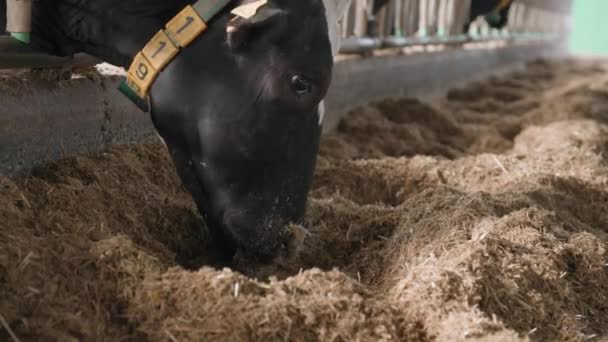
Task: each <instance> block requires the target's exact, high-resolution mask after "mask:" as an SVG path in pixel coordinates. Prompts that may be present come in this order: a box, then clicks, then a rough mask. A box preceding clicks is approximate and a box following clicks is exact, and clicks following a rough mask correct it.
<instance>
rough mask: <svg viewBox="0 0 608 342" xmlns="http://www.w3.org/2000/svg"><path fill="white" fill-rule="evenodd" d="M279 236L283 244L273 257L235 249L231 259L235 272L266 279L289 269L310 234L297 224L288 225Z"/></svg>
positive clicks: (294, 262) (243, 249)
mask: <svg viewBox="0 0 608 342" xmlns="http://www.w3.org/2000/svg"><path fill="white" fill-rule="evenodd" d="M283 232H284V234H281V235H282V237H283V239H284V240H285V242H284V243H283V244H282V245H281V246H280V247H279V250H278V253H277V254H276V256H274V257H270V258H267V257H262V258H260V257H259V255H256V254H255V252H251V251H248V250H247V249H245V248H237V251H236V253H235V255H234V257H233V259H232V266H233V268H234V269H235V270H236V271H239V272H241V273H243V274H244V275H246V276H249V277H252V278H268V277H269V276H272V275H274V274H275V273H277V272H278V271H279V270H281V269H290V268H292V266H293V265H295V264H296V262H297V258H298V255H299V254H300V252H301V251H302V248H303V247H304V241H305V239H306V238H307V237H308V236H311V235H312V234H311V233H310V232H309V231H308V230H307V229H306V228H304V227H303V226H302V225H299V224H288V225H287V226H286V227H285V229H284V231H283Z"/></svg>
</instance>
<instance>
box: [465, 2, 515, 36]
mask: <svg viewBox="0 0 608 342" xmlns="http://www.w3.org/2000/svg"><path fill="white" fill-rule="evenodd" d="M512 4H513V1H512V0H472V1H471V9H470V11H469V20H468V21H467V22H466V23H465V26H464V28H463V33H467V32H469V27H470V26H471V23H472V22H473V21H475V20H476V19H477V17H479V16H481V15H483V16H484V19H485V20H486V22H487V23H488V25H490V27H492V28H495V29H501V28H503V27H505V26H506V25H507V21H508V19H509V11H510V9H511V5H512Z"/></svg>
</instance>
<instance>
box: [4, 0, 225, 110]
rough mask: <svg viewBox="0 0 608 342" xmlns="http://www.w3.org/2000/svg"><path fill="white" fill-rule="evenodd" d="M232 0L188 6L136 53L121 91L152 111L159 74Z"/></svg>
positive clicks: (145, 108)
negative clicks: (154, 89)
mask: <svg viewBox="0 0 608 342" xmlns="http://www.w3.org/2000/svg"><path fill="white" fill-rule="evenodd" d="M0 1H1V0H0ZM231 1H232V0H199V1H197V2H196V3H194V4H193V5H188V6H186V7H185V8H184V9H183V10H182V11H181V12H179V13H178V14H177V15H176V16H175V17H173V19H171V20H170V21H169V22H168V23H167V25H165V27H164V28H163V29H161V30H160V31H158V32H157V33H156V34H155V35H154V37H152V39H151V40H150V41H149V42H148V43H147V44H146V46H144V48H143V49H142V50H141V51H140V52H139V53H138V54H137V55H135V57H134V58H133V62H132V63H131V66H130V67H129V70H128V71H127V74H126V76H125V78H124V79H123V81H122V82H121V84H120V86H119V88H118V89H119V90H120V92H122V93H123V94H124V95H126V96H127V97H128V98H129V99H130V100H131V101H133V102H134V103H135V104H136V105H137V106H138V107H139V108H141V109H142V110H143V111H144V112H146V113H149V112H150V101H149V95H148V92H149V91H150V87H151V86H152V84H153V83H154V81H155V80H156V77H157V76H158V74H159V73H160V72H161V71H162V70H163V68H165V67H166V66H167V65H168V64H169V63H170V62H171V61H172V60H173V59H174V58H175V56H177V54H178V53H179V52H180V49H183V48H185V47H187V46H188V45H189V44H190V43H192V41H194V40H195V39H196V38H197V37H198V36H200V35H201V34H203V33H204V32H205V31H206V30H207V23H208V22H209V21H210V20H211V19H213V18H214V17H215V16H216V15H217V14H218V13H220V11H221V10H222V9H223V8H224V7H226V6H227V5H228V4H229V3H230V2H231Z"/></svg>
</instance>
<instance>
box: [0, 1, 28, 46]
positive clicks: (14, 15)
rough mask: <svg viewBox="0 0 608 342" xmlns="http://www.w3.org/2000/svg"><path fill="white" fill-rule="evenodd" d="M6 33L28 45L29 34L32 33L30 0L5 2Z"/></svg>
mask: <svg viewBox="0 0 608 342" xmlns="http://www.w3.org/2000/svg"><path fill="white" fill-rule="evenodd" d="M1 1H4V0H1ZM6 31H7V32H10V33H11V35H12V36H13V37H15V38H16V39H18V40H21V41H22V42H24V43H29V41H30V37H29V34H30V32H31V31H32V0H6Z"/></svg>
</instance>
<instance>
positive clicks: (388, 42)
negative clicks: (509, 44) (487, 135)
mask: <svg viewBox="0 0 608 342" xmlns="http://www.w3.org/2000/svg"><path fill="white" fill-rule="evenodd" d="M373 2H374V1H373V0H353V2H352V4H351V7H350V9H349V11H348V12H347V15H346V17H345V18H343V19H342V24H341V25H342V32H343V43H342V48H341V53H345V54H364V53H367V52H370V51H373V50H378V49H383V48H403V47H408V46H416V45H428V44H462V43H466V42H470V41H486V40H496V39H505V40H517V39H559V38H563V37H565V36H567V33H568V31H569V22H570V18H569V7H570V5H571V2H572V1H567V0H566V1H563V0H562V1H560V0H549V1H538V0H537V1H533V0H532V1H531V0H517V1H514V2H513V4H512V7H511V10H510V12H509V19H508V25H507V26H506V27H505V28H504V29H502V30H497V29H492V28H490V26H489V25H488V24H487V23H486V22H485V21H484V20H477V21H475V22H473V24H472V25H471V26H470V30H469V31H468V32H462V30H463V27H464V26H465V23H466V22H467V21H468V20H469V12H470V11H469V9H470V6H471V0H390V1H389V2H388V3H387V4H386V5H385V6H384V7H383V8H382V9H381V10H380V11H379V12H378V13H376V14H374V13H372V8H373ZM473 19H474V18H473Z"/></svg>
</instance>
